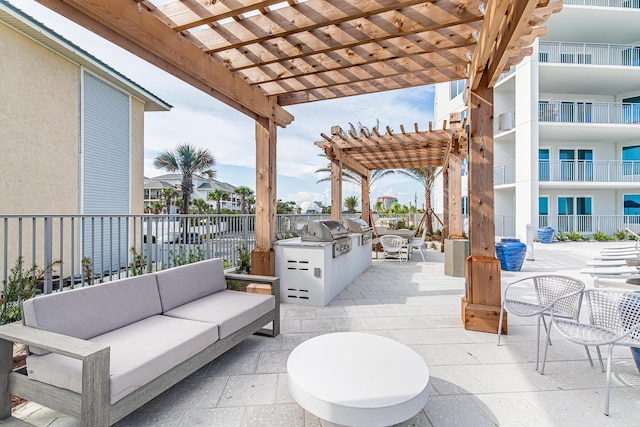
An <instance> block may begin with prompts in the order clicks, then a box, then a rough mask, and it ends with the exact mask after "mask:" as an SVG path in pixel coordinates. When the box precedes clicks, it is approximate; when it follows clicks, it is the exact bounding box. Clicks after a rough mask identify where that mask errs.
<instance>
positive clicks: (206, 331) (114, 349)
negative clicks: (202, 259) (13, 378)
mask: <svg viewBox="0 0 640 427" xmlns="http://www.w3.org/2000/svg"><path fill="white" fill-rule="evenodd" d="M217 340H218V325H216V324H215V323H203V322H197V321H193V320H186V319H178V318H173V317H167V316H162V315H157V316H152V317H149V318H147V319H144V320H141V321H139V322H136V323H132V324H130V325H127V326H124V327H122V328H120V329H116V330H114V331H111V332H108V333H106V334H104V335H100V336H97V337H95V338H92V339H90V340H89V341H93V342H96V343H101V344H108V345H110V347H111V358H110V370H111V371H110V372H111V374H110V385H111V403H112V404H113V403H115V402H117V401H119V400H120V399H122V398H123V397H125V396H126V395H128V394H129V393H131V392H133V391H134V390H136V389H138V388H140V387H141V386H143V385H145V384H146V383H148V382H149V381H151V380H153V379H154V378H156V377H158V376H160V374H162V373H164V372H166V371H168V370H169V369H171V368H173V367H174V366H176V365H178V364H180V363H181V362H183V361H184V360H186V359H188V358H189V357H190V356H193V355H195V354H197V353H199V352H200V351H202V350H203V349H204V348H206V347H208V346H209V345H211V344H213V343H214V342H216V341H217ZM27 372H28V375H29V377H30V378H31V379H35V380H38V381H42V382H45V383H48V384H51V385H54V386H57V387H60V388H64V389H67V390H71V391H74V392H76V393H81V391H82V364H81V362H80V361H79V360H76V359H72V358H69V357H66V356H62V355H59V354H54V353H49V354H47V355H44V356H37V355H31V356H29V357H27Z"/></svg>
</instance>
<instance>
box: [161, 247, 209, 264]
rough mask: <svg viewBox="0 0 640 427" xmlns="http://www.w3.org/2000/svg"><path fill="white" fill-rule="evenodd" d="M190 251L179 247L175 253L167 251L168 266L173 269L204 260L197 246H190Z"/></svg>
mask: <svg viewBox="0 0 640 427" xmlns="http://www.w3.org/2000/svg"><path fill="white" fill-rule="evenodd" d="M191 246H192V249H187V248H185V247H184V246H179V247H178V249H177V250H175V251H169V264H170V265H171V266H173V267H178V266H180V265H186V264H192V263H194V262H198V261H202V260H203V259H204V253H202V249H201V248H200V247H199V246H196V245H191Z"/></svg>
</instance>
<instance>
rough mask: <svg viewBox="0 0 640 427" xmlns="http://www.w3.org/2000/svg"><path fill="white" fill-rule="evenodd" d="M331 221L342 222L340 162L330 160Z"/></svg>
mask: <svg viewBox="0 0 640 427" xmlns="http://www.w3.org/2000/svg"><path fill="white" fill-rule="evenodd" d="M331 219H333V220H335V221H342V161H340V160H336V159H333V160H331Z"/></svg>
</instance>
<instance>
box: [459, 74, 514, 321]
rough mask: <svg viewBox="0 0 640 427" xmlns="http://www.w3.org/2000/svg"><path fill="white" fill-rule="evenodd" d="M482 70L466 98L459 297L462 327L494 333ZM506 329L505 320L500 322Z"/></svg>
mask: <svg viewBox="0 0 640 427" xmlns="http://www.w3.org/2000/svg"><path fill="white" fill-rule="evenodd" d="M488 74H489V73H483V75H482V79H481V81H480V84H479V85H478V88H477V89H472V90H471V93H470V98H469V124H470V141H469V209H470V212H469V238H470V254H471V255H470V256H469V257H468V258H467V260H466V264H465V281H466V292H465V297H464V298H463V299H462V321H463V322H464V327H465V329H469V330H474V331H482V332H493V333H497V332H498V320H499V315H500V304H501V302H500V299H501V289H500V262H499V261H498V260H497V259H496V249H495V224H494V191H493V88H491V87H489V81H488V77H487V76H488ZM503 327H504V332H506V329H507V328H506V322H504V325H503Z"/></svg>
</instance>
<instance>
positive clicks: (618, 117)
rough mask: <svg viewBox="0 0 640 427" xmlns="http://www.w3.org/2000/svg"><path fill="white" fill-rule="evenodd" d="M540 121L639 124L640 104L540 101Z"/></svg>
mask: <svg viewBox="0 0 640 427" xmlns="http://www.w3.org/2000/svg"><path fill="white" fill-rule="evenodd" d="M538 111H539V113H538V114H539V119H540V121H541V122H555V123H605V124H618V125H628V124H640V104H632V103H627V102H582V101H558V100H554V101H540V102H539V104H538Z"/></svg>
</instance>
